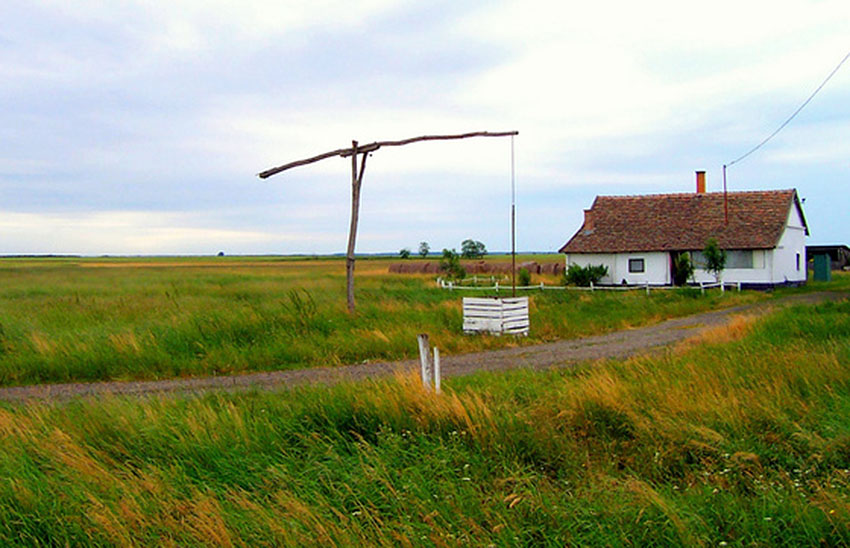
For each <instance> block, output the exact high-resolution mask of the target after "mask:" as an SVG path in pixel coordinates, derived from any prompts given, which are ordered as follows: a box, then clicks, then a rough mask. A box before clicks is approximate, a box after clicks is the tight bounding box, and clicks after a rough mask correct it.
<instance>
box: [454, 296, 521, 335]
mask: <svg viewBox="0 0 850 548" xmlns="http://www.w3.org/2000/svg"><path fill="white" fill-rule="evenodd" d="M529 325H530V323H529V321H528V297H505V298H496V297H484V298H482V297H464V298H463V332H464V333H480V332H486V333H493V334H496V335H501V334H502V333H509V334H511V335H528V329H529Z"/></svg>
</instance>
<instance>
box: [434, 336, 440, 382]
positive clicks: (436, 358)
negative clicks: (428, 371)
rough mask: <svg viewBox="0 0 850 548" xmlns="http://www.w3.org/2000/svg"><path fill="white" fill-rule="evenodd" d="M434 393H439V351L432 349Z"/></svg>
mask: <svg viewBox="0 0 850 548" xmlns="http://www.w3.org/2000/svg"><path fill="white" fill-rule="evenodd" d="M434 391H435V392H436V393H437V394H439V393H440V349H439V348H437V347H436V346H435V347H434Z"/></svg>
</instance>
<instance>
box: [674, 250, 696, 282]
mask: <svg viewBox="0 0 850 548" xmlns="http://www.w3.org/2000/svg"><path fill="white" fill-rule="evenodd" d="M693 277H694V263H693V262H691V257H690V255H688V254H687V253H680V254H679V255H676V256H675V257H674V258H673V284H674V285H678V286H682V285H685V284H686V283H688V280H690V279H692V278H693Z"/></svg>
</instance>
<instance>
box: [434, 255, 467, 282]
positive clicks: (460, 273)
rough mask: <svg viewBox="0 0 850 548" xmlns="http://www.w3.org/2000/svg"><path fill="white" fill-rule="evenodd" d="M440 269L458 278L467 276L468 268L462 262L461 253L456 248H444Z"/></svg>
mask: <svg viewBox="0 0 850 548" xmlns="http://www.w3.org/2000/svg"><path fill="white" fill-rule="evenodd" d="M440 271H441V272H443V273H445V274H446V275H447V276H449V277H451V278H455V279H458V280H462V279H463V278H465V277H466V270H464V269H463V266H461V264H460V255H458V254H457V251H455V250H454V249H443V258H442V259H441V260H440Z"/></svg>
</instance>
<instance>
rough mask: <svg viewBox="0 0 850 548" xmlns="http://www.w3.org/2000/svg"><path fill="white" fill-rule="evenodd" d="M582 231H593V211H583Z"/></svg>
mask: <svg viewBox="0 0 850 548" xmlns="http://www.w3.org/2000/svg"><path fill="white" fill-rule="evenodd" d="M584 229H585V230H593V210H592V209H585V210H584Z"/></svg>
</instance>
